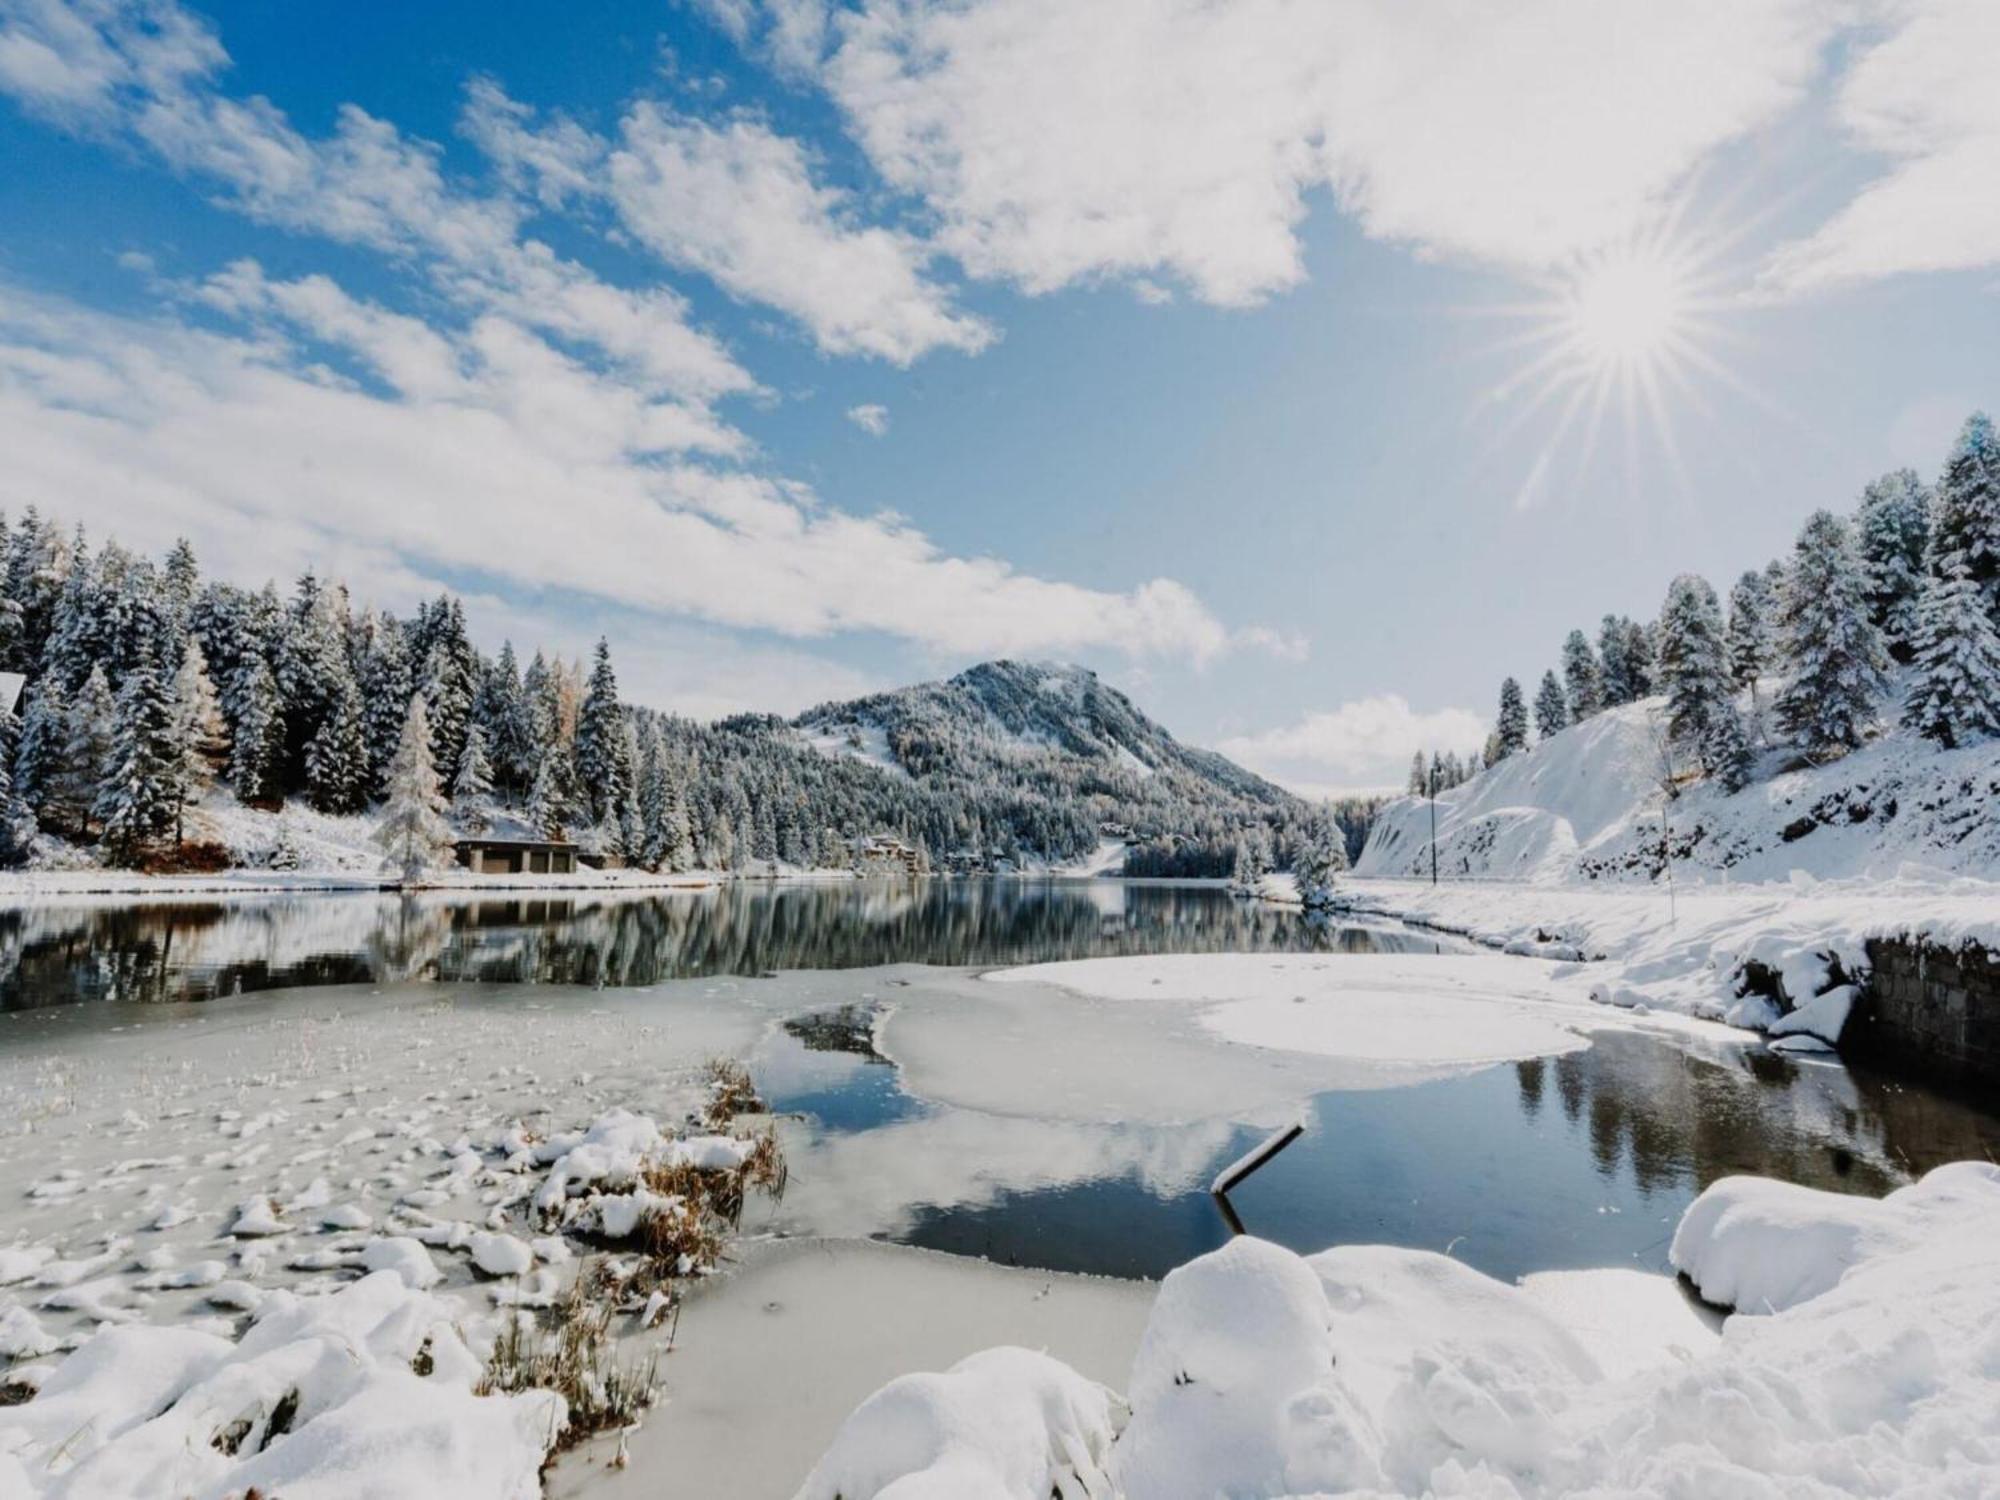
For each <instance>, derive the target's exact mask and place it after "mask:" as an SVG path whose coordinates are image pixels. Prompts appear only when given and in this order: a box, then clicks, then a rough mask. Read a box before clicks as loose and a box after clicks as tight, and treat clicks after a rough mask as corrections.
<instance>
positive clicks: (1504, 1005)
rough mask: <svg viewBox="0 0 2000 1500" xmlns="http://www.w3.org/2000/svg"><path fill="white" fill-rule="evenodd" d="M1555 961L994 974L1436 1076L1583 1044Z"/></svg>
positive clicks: (1223, 1035) (1154, 966) (1222, 962)
mask: <svg viewBox="0 0 2000 1500" xmlns="http://www.w3.org/2000/svg"><path fill="white" fill-rule="evenodd" d="M1553 968H1554V965H1552V964H1549V963H1545V962H1537V961H1533V960H1528V961H1523V960H1519V959H1509V958H1505V957H1499V956H1495V955H1489V954H1474V955H1468V956H1465V957H1447V956H1443V955H1427V954H1425V955H1404V954H1345V955H1342V956H1340V957H1338V958H1335V959H1327V958H1323V957H1318V956H1315V955H1309V954H1257V955H1252V954H1237V953H1220V954H1176V955H1164V956H1148V957H1137V958H1089V959H1076V960H1072V961H1069V962H1065V963H1051V964H1035V965H1030V966H1029V967H1026V968H1020V969H1003V970H1000V971H998V972H996V973H993V974H989V975H987V976H986V977H987V978H988V979H989V980H993V981H996V982H999V983H1003V984H1005V983H1022V982H1030V983H1038V984H1050V985H1055V986H1058V987H1059V988H1062V989H1065V990H1068V991H1070V992H1072V993H1074V994H1078V995H1087V996H1091V997H1093V998H1095V999H1100V1000H1113V1001H1125V1002H1134V1003H1147V1004H1158V1005H1172V1006H1191V1007H1194V1008H1195V1009H1196V1013H1197V1017H1198V1021H1199V1024H1200V1026H1201V1027H1202V1028H1203V1029H1204V1030H1206V1031H1208V1032H1210V1033H1212V1034H1213V1035H1214V1036H1216V1037H1218V1038H1220V1039H1221V1040H1223V1041H1226V1042H1232V1043H1235V1044H1237V1045H1239V1046H1245V1047H1259V1048H1265V1049H1268V1050H1271V1051H1277V1052H1296V1053H1310V1054H1313V1055H1315V1056H1320V1057H1331V1058H1339V1059H1342V1060H1345V1061H1349V1062H1355V1063H1361V1064H1372V1065H1376V1066H1379V1067H1380V1068H1382V1069H1384V1070H1385V1072H1387V1073H1391V1074H1393V1073H1394V1072H1395V1071H1397V1070H1400V1069H1403V1068H1414V1069H1421V1070H1423V1072H1424V1073H1425V1074H1426V1076H1435V1075H1436V1073H1437V1072H1438V1070H1440V1069H1445V1070H1455V1069H1471V1068H1477V1067H1483V1066H1485V1065H1487V1064H1490V1063H1497V1062H1513V1061H1518V1060H1519V1059H1522V1058H1528V1057H1549V1056H1555V1055H1558V1054H1560V1053H1564V1052H1574V1051H1578V1050H1580V1049H1581V1048H1583V1047H1587V1046H1588V1045H1589V1041H1588V1040H1587V1038H1585V1037H1584V1036H1583V1035H1581V1034H1580V1033H1579V1032H1578V1031H1577V1030H1574V1029H1572V1027H1573V1026H1574V1025H1576V1024H1577V1023H1578V1022H1579V1021H1585V1022H1595V1021H1600V1020H1601V1019H1602V1017H1601V1016H1593V1015H1591V1014H1590V1013H1589V1010H1588V1008H1587V1007H1582V1006H1576V1005H1573V1004H1572V1005H1569V1006H1564V1005H1562V1004H1560V1003H1557V1002H1556V997H1555V996H1554V993H1553V991H1552V989H1551V986H1550V984H1549V978H1548V976H1549V973H1550V971H1551V970H1552V969H1553ZM1565 1021H1568V1022H1569V1023H1570V1024H1569V1025H1565V1024H1564V1022H1565Z"/></svg>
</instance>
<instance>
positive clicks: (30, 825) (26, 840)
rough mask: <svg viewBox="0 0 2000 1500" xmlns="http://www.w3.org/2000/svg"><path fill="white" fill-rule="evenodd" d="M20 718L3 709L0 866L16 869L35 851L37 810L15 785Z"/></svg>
mask: <svg viewBox="0 0 2000 1500" xmlns="http://www.w3.org/2000/svg"><path fill="white" fill-rule="evenodd" d="M20 737H21V721H20V719H19V718H18V717H17V716H16V715H15V714H14V713H13V711H12V710H9V709H0V865H5V866H7V867H9V868H13V867H15V866H18V865H22V864H25V863H26V862H27V859H28V856H29V854H31V853H32V852H33V850H34V844H35V834H36V832H37V831H38V830H37V829H36V827H35V813H34V809H33V808H32V807H30V806H29V805H28V803H27V801H26V799H24V798H23V797H22V796H21V795H20V792H19V790H18V788H17V786H16V783H15V780H14V775H13V772H12V769H11V768H12V767H13V765H14V764H15V763H16V761H17V760H18V758H19V755H20Z"/></svg>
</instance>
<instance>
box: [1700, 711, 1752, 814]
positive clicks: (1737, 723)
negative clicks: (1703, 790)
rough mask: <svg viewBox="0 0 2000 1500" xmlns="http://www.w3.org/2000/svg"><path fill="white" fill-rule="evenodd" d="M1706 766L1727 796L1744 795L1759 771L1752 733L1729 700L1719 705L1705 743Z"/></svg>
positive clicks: (1703, 760)
mask: <svg viewBox="0 0 2000 1500" xmlns="http://www.w3.org/2000/svg"><path fill="white" fill-rule="evenodd" d="M1701 758H1702V763H1703V764H1704V765H1706V766H1707V767H1708V771H1709V774H1710V775H1711V776H1713V777H1714V778H1715V779H1716V780H1717V781H1718V782H1720V783H1721V785H1722V789H1723V790H1724V791H1726V792H1732V793H1733V792H1740V791H1742V790H1743V788H1744V787H1746V786H1748V785H1749V784H1750V777H1751V773H1752V772H1753V771H1754V770H1755V769H1756V765H1757V757H1756V753H1755V752H1754V751H1753V750H1752V749H1751V748H1750V731H1749V730H1748V729H1747V728H1745V727H1744V723H1743V715H1742V714H1740V713H1739V712H1737V709H1736V705H1735V703H1733V702H1731V701H1730V700H1729V699H1727V698H1725V699H1723V700H1722V702H1721V703H1719V704H1717V705H1716V707H1715V711H1714V713H1713V714H1712V715H1711V716H1710V718H1709V721H1708V731H1707V733H1706V735H1705V737H1704V738H1703V741H1702V750H1701Z"/></svg>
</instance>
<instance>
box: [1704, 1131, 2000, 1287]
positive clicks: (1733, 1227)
mask: <svg viewBox="0 0 2000 1500" xmlns="http://www.w3.org/2000/svg"><path fill="white" fill-rule="evenodd" d="M1965 1223H1972V1224H1980V1223H1983V1224H1985V1225H1987V1226H1988V1227H1989V1228H1990V1229H1992V1230H1993V1232H1994V1233H1995V1235H1996V1239H1995V1241H1994V1243H1995V1246H1996V1253H1995V1261H1996V1269H2000V1167H1996V1166H1993V1165H1991V1164H1990V1163H1987V1162H1976V1161H1962V1162H1953V1163H1951V1164H1950V1165H1949V1166H1943V1167H1938V1168H1936V1169H1935V1170H1933V1171H1931V1172H1930V1173H1928V1174H1926V1175H1925V1176H1924V1177H1923V1178H1922V1180H1920V1181H1917V1182H1913V1183H1911V1184H1910V1185H1909V1186H1908V1187H1902V1188H1898V1189H1896V1191H1895V1192H1893V1193H1891V1194H1889V1196H1888V1197H1886V1198H1883V1199H1880V1200H1877V1199H1873V1198H1854V1197H1849V1196H1848V1195H1847V1194H1844V1193H1825V1192H1821V1191H1819V1190H1818V1189H1816V1188H1808V1187H1800V1186H1798V1185H1797V1184H1795V1183H1789V1182H1773V1181H1771V1180H1770V1179H1769V1178H1764V1177H1724V1178H1722V1179H1721V1180H1720V1181H1718V1182H1714V1183H1711V1184H1710V1185H1709V1186H1708V1188H1707V1189H1706V1190H1705V1191H1704V1192H1703V1193H1702V1195H1701V1196H1700V1197H1699V1198H1697V1199H1695V1201H1694V1202H1693V1203H1691V1204H1689V1205H1688V1209H1687V1212H1686V1213H1685V1214H1683V1215H1682V1216H1681V1222H1680V1228H1679V1229H1678V1230H1677V1231H1675V1234H1674V1243H1673V1248H1672V1250H1671V1252H1670V1256H1671V1259H1672V1261H1673V1264H1674V1266H1675V1268H1676V1269H1678V1270H1679V1271H1681V1272H1682V1273H1683V1274H1684V1275H1686V1276H1687V1278H1688V1280H1689V1281H1691V1282H1693V1283H1694V1285H1695V1287H1696V1289H1697V1290H1698V1291H1700V1293H1701V1294H1702V1296H1703V1297H1704V1298H1706V1299H1707V1300H1708V1301H1710V1302H1714V1303H1717V1304H1719V1305H1721V1306H1724V1307H1733V1308H1736V1309H1737V1310H1738V1311H1741V1312H1782V1311H1783V1310H1784V1309H1785V1308H1788V1307H1795V1306H1797V1305H1798V1304H1799V1303H1801V1302H1807V1301H1810V1300H1811V1299H1812V1298H1814V1297H1818V1296H1820V1295H1821V1294H1823V1293H1825V1292H1828V1291H1831V1290H1832V1289H1833V1288H1834V1287H1835V1286H1837V1285H1839V1284H1840V1281H1841V1279H1842V1278H1843V1277H1845V1276H1846V1275H1847V1274H1848V1272H1850V1271H1852V1270H1853V1269H1854V1268H1855V1267H1856V1266H1858V1265H1861V1264H1862V1263H1863V1262H1865V1261H1870V1260H1875V1259H1878V1258H1880V1257H1883V1256H1888V1255H1895V1254H1897V1253H1899V1252H1904V1251H1908V1250H1910V1249H1911V1248H1913V1247H1915V1246H1916V1245H1919V1244H1921V1243H1922V1242H1924V1241H1925V1240H1927V1239H1929V1238H1931V1237H1933V1236H1934V1235H1936V1234H1938V1233H1940V1232H1941V1231H1942V1230H1944V1229H1946V1228H1948V1227H1952V1226H1957V1225H1961V1224H1965Z"/></svg>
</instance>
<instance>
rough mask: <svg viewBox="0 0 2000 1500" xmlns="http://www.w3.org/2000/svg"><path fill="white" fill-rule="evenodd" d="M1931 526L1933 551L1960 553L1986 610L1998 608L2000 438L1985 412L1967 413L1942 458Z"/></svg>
mask: <svg viewBox="0 0 2000 1500" xmlns="http://www.w3.org/2000/svg"><path fill="white" fill-rule="evenodd" d="M1931 525H1932V527H1933V529H1934V530H1935V531H1936V533H1937V546H1936V552H1935V556H1936V557H1938V558H1940V559H1943V558H1948V557H1952V556H1954V555H1956V556H1959V557H1962V558H1964V560H1965V568H1966V571H1967V573H1969V574H1970V575H1971V578H1972V581H1973V582H1974V583H1976V584H1978V585H1979V588H1980V591H1981V592H1982V593H1983V594H1985V596H1986V606H1987V610H1988V612H1989V613H1993V612H1996V611H2000V437H1996V436H1995V434H1994V431H1993V420H1992V418H1990V417H1988V416H1987V415H1986V413H1985V412H1983V411H1978V412H1974V413H1973V414H1972V415H1971V416H1970V417H1968V418H1966V420H1965V426H1964V427H1963V428H1961V429H1960V430H1959V434H1958V440H1957V441H1956V442H1955V443H1953V444H1952V448H1951V454H1950V456H1949V457H1947V458H1946V459H1945V463H1944V473H1943V474H1942V475H1940V476H1939V478H1938V486H1937V497H1936V500H1935V501H1934V502H1933V508H1932V512H1931Z"/></svg>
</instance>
